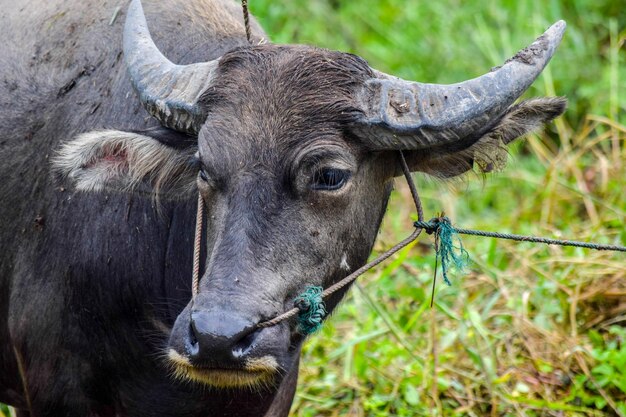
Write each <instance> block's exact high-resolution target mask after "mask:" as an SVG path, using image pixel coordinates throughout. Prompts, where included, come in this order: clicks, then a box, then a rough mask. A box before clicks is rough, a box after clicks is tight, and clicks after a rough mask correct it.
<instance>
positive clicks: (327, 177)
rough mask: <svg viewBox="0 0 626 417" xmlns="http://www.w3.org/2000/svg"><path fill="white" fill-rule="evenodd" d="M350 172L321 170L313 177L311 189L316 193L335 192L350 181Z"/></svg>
mask: <svg viewBox="0 0 626 417" xmlns="http://www.w3.org/2000/svg"><path fill="white" fill-rule="evenodd" d="M350 176H351V173H350V171H347V170H344V169H339V168H322V169H320V170H319V171H316V172H315V174H314V176H313V184H312V186H311V188H312V189H313V190H316V191H336V190H339V189H340V188H342V187H343V186H344V185H345V184H346V183H347V182H348V180H349V179H350Z"/></svg>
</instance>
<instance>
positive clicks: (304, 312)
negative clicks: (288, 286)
mask: <svg viewBox="0 0 626 417" xmlns="http://www.w3.org/2000/svg"><path fill="white" fill-rule="evenodd" d="M322 291H323V288H322V287H314V286H310V287H307V289H306V290H305V291H304V292H303V293H302V294H300V295H299V296H298V297H297V298H296V299H295V301H294V305H295V306H296V307H297V308H298V309H299V310H300V311H299V312H298V330H299V331H300V333H302V334H304V335H305V336H306V335H310V334H311V333H315V332H316V331H317V330H319V328H320V327H322V322H323V320H324V317H326V314H327V312H326V305H325V304H324V299H323V297H322Z"/></svg>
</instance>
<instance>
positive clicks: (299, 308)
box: [257, 152, 424, 335]
mask: <svg viewBox="0 0 626 417" xmlns="http://www.w3.org/2000/svg"><path fill="white" fill-rule="evenodd" d="M400 164H401V165H402V171H403V173H404V176H405V178H406V180H407V182H408V183H409V188H410V189H411V195H412V196H413V202H414V203H415V208H416V210H417V218H418V219H419V221H423V220H424V213H423V209H422V203H421V201H420V198H419V194H418V193H417V188H416V187H415V183H414V182H413V178H412V177H411V171H410V170H409V167H408V166H407V163H406V160H405V159H404V155H403V154H402V152H400ZM420 233H422V228H421V227H418V226H416V229H415V230H414V231H413V233H411V235H410V236H409V237H407V238H406V239H404V240H402V241H401V242H400V243H397V244H396V245H395V246H393V247H392V248H391V249H389V250H388V251H387V252H385V253H383V254H382V255H380V256H379V257H378V258H376V259H374V260H373V261H371V262H368V263H367V264H365V265H363V266H362V267H360V268H359V269H357V270H356V271H354V272H353V273H351V274H350V275H348V276H347V277H345V278H344V279H342V280H341V281H339V282H337V283H335V284H333V285H331V286H330V287H328V288H326V289H325V290H324V291H323V292H322V298H328V297H329V296H330V295H332V294H334V293H335V292H337V291H339V290H341V289H342V288H344V287H346V286H347V285H349V284H351V283H352V282H353V281H354V280H356V279H357V278H358V277H360V276H361V275H363V274H364V273H365V272H367V271H369V270H370V269H372V268H373V267H375V266H376V265H378V264H380V263H381V262H384V261H385V260H387V259H389V257H391V256H392V255H393V254H395V253H396V252H398V251H399V250H401V249H402V248H404V247H406V246H407V245H408V244H409V243H411V242H413V241H414V240H416V239H417V238H418V237H419V235H420ZM318 288H319V287H318ZM300 297H301V296H299V297H298V298H296V300H298V299H299V298H300ZM322 303H323V301H322ZM294 304H295V306H294V308H292V309H291V310H288V311H286V312H284V313H283V314H281V315H279V316H276V317H274V318H273V319H271V320H268V321H264V322H262V323H259V324H257V328H264V327H270V326H274V325H276V324H278V323H280V322H281V321H284V320H288V319H290V318H292V317H294V316H296V315H297V316H298V323H299V324H301V323H302V322H306V321H307V317H308V315H309V314H310V312H309V310H308V309H306V305H298V304H297V303H294ZM324 307H325V306H324ZM324 311H326V310H325V309H324ZM322 319H323V317H322ZM320 326H321V323H320ZM320 326H317V327H315V328H314V329H313V327H312V326H311V327H306V326H304V327H303V326H302V325H299V326H298V327H299V330H300V332H302V333H303V334H305V335H308V334H311V333H312V332H314V331H316V330H317V329H319V327H320ZM308 329H313V330H312V331H311V332H310V333H307V332H306V331H307V330H308Z"/></svg>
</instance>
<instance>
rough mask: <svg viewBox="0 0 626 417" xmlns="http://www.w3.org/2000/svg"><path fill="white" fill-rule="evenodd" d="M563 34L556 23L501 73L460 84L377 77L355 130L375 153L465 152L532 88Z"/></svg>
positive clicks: (365, 93)
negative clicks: (442, 149) (438, 148)
mask: <svg viewBox="0 0 626 417" xmlns="http://www.w3.org/2000/svg"><path fill="white" fill-rule="evenodd" d="M564 32H565V22H564V21H559V22H556V23H555V24H554V25H552V26H551V27H550V28H549V29H548V30H547V31H546V32H545V33H544V34H543V35H541V36H540V37H539V38H537V40H535V42H533V43H532V44H531V45H530V46H528V47H526V48H524V49H522V50H521V51H520V52H518V53H517V54H516V55H515V56H514V57H513V58H511V59H509V60H507V61H506V62H505V63H504V64H503V65H502V66H501V67H498V68H495V69H493V70H492V71H491V72H489V73H487V74H485V75H483V76H481V77H478V78H474V79H472V80H469V81H464V82H461V83H458V84H450V85H438V84H424V83H417V82H410V81H405V80H402V79H400V78H396V77H392V76H390V75H387V74H384V73H382V72H378V71H374V73H375V77H374V78H372V79H370V80H369V81H367V82H366V83H365V85H364V87H363V89H362V90H361V91H360V93H359V96H358V103H357V104H358V106H359V107H360V108H361V109H362V111H363V117H362V119H361V120H359V121H358V122H357V123H356V125H355V126H354V127H353V129H355V130H356V133H357V134H358V135H359V136H360V137H361V138H362V139H363V140H364V142H365V144H366V145H367V146H368V147H369V148H371V149H373V150H396V149H400V150H402V149H406V150H414V149H424V148H430V147H436V146H446V147H447V148H449V149H450V150H452V149H454V148H458V149H463V148H465V147H467V146H469V145H471V144H472V143H473V142H474V141H475V140H476V139H478V138H479V137H480V133H481V132H486V131H487V130H488V129H489V128H491V127H493V125H494V124H496V123H497V122H498V121H499V120H500V118H501V117H502V115H503V114H504V112H505V111H506V110H507V109H508V108H509V106H511V104H513V102H514V101H515V100H517V99H518V98H519V97H520V96H521V95H522V94H523V93H524V91H526V89H527V88H528V87H530V85H531V84H532V83H533V81H534V80H535V79H536V78H537V77H538V76H539V74H541V71H542V70H543V69H544V67H545V66H546V64H547V63H548V61H549V60H550V58H551V57H552V55H553V54H554V51H555V50H556V48H557V46H558V45H559V43H560V42H561V38H562V37H563V33H564Z"/></svg>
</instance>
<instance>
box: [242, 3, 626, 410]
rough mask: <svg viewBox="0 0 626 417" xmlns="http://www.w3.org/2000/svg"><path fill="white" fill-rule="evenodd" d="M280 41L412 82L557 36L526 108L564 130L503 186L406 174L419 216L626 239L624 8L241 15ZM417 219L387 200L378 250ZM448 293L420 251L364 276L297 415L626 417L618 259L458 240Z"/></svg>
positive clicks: (322, 352)
mask: <svg viewBox="0 0 626 417" xmlns="http://www.w3.org/2000/svg"><path fill="white" fill-rule="evenodd" d="M250 7H251V9H252V12H253V13H255V14H256V15H257V16H258V17H259V19H260V20H261V22H262V24H263V25H264V27H265V28H266V30H267V32H268V34H270V36H271V37H272V39H273V40H274V41H275V42H284V43H296V42H297V43H310V44H315V45H318V46H324V47H328V48H332V49H339V50H344V51H349V52H353V53H356V54H359V55H361V56H362V57H364V58H366V59H367V60H368V61H369V62H370V64H371V65H372V66H374V67H376V68H378V69H381V70H383V71H386V72H390V73H393V74H395V75H399V76H402V77H404V78H407V79H414V80H419V81H424V82H438V83H451V82H457V81H460V80H463V79H467V78H471V77H474V76H477V75H480V74H482V73H484V72H486V71H487V70H488V69H489V68H491V67H493V66H495V65H499V64H500V63H502V62H503V61H504V60H505V59H506V58H507V57H509V56H511V55H513V54H514V53H515V52H516V51H517V50H518V49H520V48H521V47H523V46H525V45H527V44H528V43H530V41H532V40H533V39H534V37H535V36H537V35H539V34H540V33H542V32H543V30H545V28H547V27H548V26H549V25H550V24H551V23H552V22H554V21H556V20H558V19H565V20H566V21H567V23H568V30H567V33H566V36H565V39H564V41H563V44H562V45H561V47H560V49H559V51H558V52H557V54H556V56H555V58H554V59H553V60H552V62H551V64H550V65H549V67H548V68H547V69H546V71H545V72H544V74H543V75H542V77H541V78H540V79H539V80H538V81H537V82H535V84H534V85H533V87H532V88H531V89H530V91H529V93H528V94H527V95H528V96H536V95H564V96H567V97H568V99H569V103H570V105H569V110H568V111H567V113H566V115H565V116H564V117H563V118H561V119H560V120H558V121H557V122H556V123H554V124H552V125H551V126H549V127H548V128H547V130H546V131H545V132H543V133H541V134H539V135H532V136H530V137H528V138H527V140H526V141H524V143H520V144H518V145H516V146H515V147H514V149H513V150H512V151H511V157H510V158H509V159H510V160H509V164H508V166H507V168H506V169H505V171H504V172H502V173H499V174H494V175H488V176H486V177H484V178H483V177H482V176H479V175H470V176H469V177H467V178H466V179H464V180H462V181H455V182H452V183H443V182H440V181H433V180H431V179H428V178H426V177H422V176H419V177H417V181H418V187H419V188H420V191H421V196H422V199H423V202H424V204H425V205H426V213H427V214H426V216H427V218H429V217H428V216H429V215H430V216H434V215H435V213H436V212H438V211H441V210H444V211H445V212H446V214H448V215H449V216H450V217H451V218H452V219H453V222H454V223H455V224H457V225H459V226H460V227H466V228H480V229H485V230H493V231H507V232H516V233H524V234H537V235H543V236H555V237H563V238H572V239H578V240H589V241H597V242H604V243H616V244H620V243H621V244H624V242H626V229H625V226H624V222H625V220H626V198H625V197H624V192H625V191H626V53H625V52H626V51H625V50H626V47H625V46H624V43H625V38H626V7H624V4H623V2H619V1H591V0H570V1H533V0H520V1H501V2H495V1H476V0H471V1H447V2H426V1H417V0H384V1H376V2H359V1H344V0H326V1H322V0H318V1H315V0H308V1H305V0H292V1H290V2H277V1H270V0H252V1H251V5H250ZM414 218H415V215H414V213H413V209H412V207H411V201H410V196H409V194H408V191H407V188H406V187H405V185H404V184H403V183H402V181H398V186H397V190H396V191H394V195H393V197H392V200H391V202H390V208H389V211H388V213H387V217H386V220H385V223H384V226H383V229H382V231H381V233H380V237H379V240H378V242H377V245H376V250H377V251H382V250H384V249H386V248H389V247H390V246H391V245H392V244H394V243H395V242H396V241H398V240H400V239H401V238H402V237H404V236H406V235H408V234H409V232H410V228H411V220H412V219H414ZM463 242H464V246H465V247H466V249H467V250H468V251H469V253H470V256H471V261H472V262H471V266H470V268H469V271H468V272H467V273H466V274H459V273H455V274H454V275H453V282H452V286H451V287H448V286H446V285H445V284H443V283H441V278H439V281H438V285H437V288H436V294H435V308H434V309H430V308H429V302H430V297H431V282H432V277H433V268H434V254H433V250H432V240H431V239H430V237H428V236H424V237H423V238H421V239H420V241H419V242H418V244H417V245H415V246H414V247H412V248H410V249H409V250H407V251H404V252H403V253H401V254H400V255H399V256H397V257H396V258H394V259H393V260H392V261H390V262H388V263H387V264H385V265H384V266H383V267H382V268H379V269H378V270H376V271H374V272H371V273H369V274H367V275H365V276H364V277H362V278H361V279H360V281H359V282H358V284H357V285H356V286H355V287H354V288H353V289H352V291H351V293H350V295H349V297H348V299H347V300H346V302H345V303H344V304H343V305H342V306H340V308H339V309H338V310H337V312H336V313H335V315H334V316H333V317H332V318H331V319H330V320H328V322H327V324H326V326H325V327H324V329H323V330H322V331H321V332H320V333H319V334H317V335H315V336H313V337H311V339H310V340H309V341H308V343H307V344H306V348H305V352H304V357H303V361H302V363H303V367H302V371H301V375H300V384H299V390H298V394H297V397H296V402H295V404H294V409H293V415H295V416H302V417H304V416H422V415H423V416H436V415H445V416H454V415H458V416H466V415H469V416H517V415H519V416H587V415H589V416H616V415H617V416H626V256H625V255H624V254H611V253H599V252H594V251H589V250H581V249H573V248H560V247H545V246H541V245H537V244H529V243H523V244H519V243H511V242H505V241H494V240H491V239H482V238H473V237H465V238H464V239H463Z"/></svg>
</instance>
